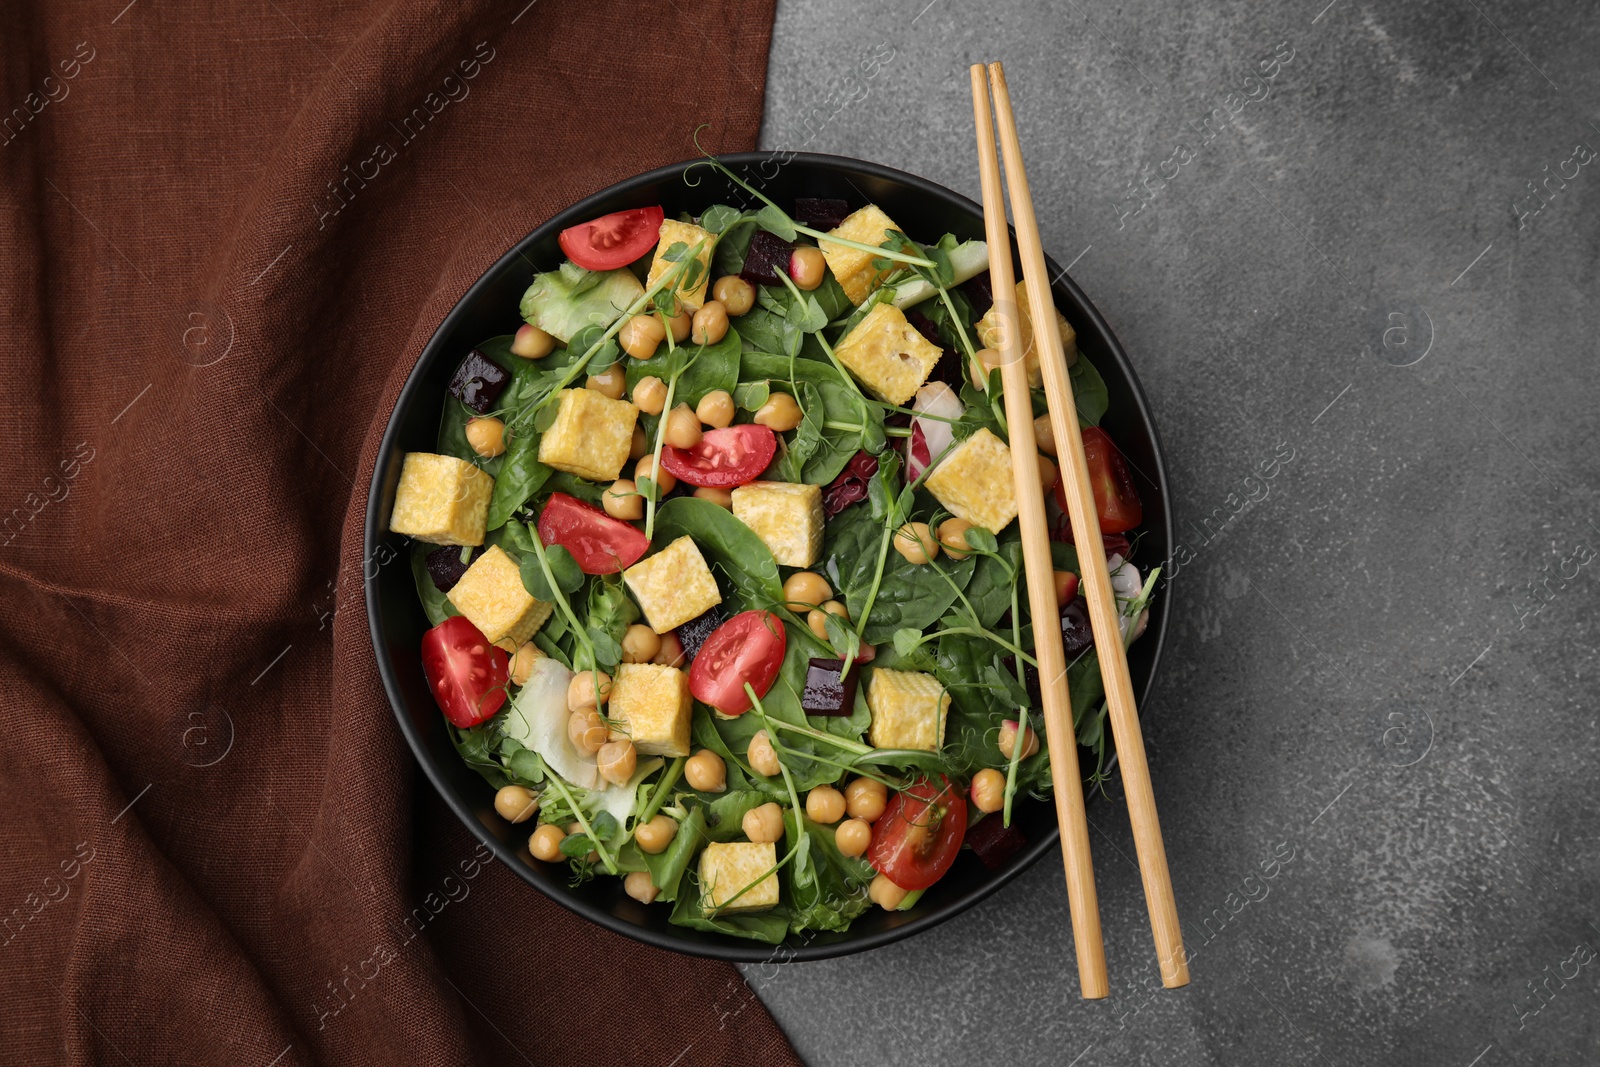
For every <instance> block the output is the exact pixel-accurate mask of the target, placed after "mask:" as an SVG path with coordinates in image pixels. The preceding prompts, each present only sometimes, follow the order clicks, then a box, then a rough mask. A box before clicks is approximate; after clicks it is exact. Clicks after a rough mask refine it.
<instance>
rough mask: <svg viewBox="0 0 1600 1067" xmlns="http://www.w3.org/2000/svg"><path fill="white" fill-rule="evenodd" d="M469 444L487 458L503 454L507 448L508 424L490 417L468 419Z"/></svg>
mask: <svg viewBox="0 0 1600 1067" xmlns="http://www.w3.org/2000/svg"><path fill="white" fill-rule="evenodd" d="M466 433H467V444H469V445H471V446H472V450H473V451H474V452H476V453H477V454H478V455H480V456H482V457H484V458H485V459H493V458H494V457H495V456H499V455H503V454H504V453H505V450H506V424H505V423H503V422H501V421H500V420H499V419H496V418H493V417H489V418H481V419H468V420H467V429H466Z"/></svg>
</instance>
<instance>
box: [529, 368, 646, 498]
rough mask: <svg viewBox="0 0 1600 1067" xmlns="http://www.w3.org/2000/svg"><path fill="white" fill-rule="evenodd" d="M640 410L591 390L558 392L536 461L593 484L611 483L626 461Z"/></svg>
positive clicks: (541, 439)
mask: <svg viewBox="0 0 1600 1067" xmlns="http://www.w3.org/2000/svg"><path fill="white" fill-rule="evenodd" d="M638 417H639V409H638V408H636V407H634V406H633V405H632V404H630V403H628V402H627V401H626V400H612V399H611V398H610V397H608V396H606V395H604V394H603V393H600V392H597V391H596V390H594V389H563V390H561V401H560V407H559V408H557V409H556V421H555V422H554V423H552V424H551V426H550V428H549V429H548V430H546V431H545V432H544V436H543V437H541V438H540V439H539V462H540V463H543V464H545V465H547V466H551V467H554V468H555V469H556V470H558V471H566V472H567V473H568V474H576V475H577V476H578V477H580V478H587V479H589V480H590V481H592V482H611V481H615V480H616V478H617V476H618V475H619V474H621V473H622V467H623V464H625V463H627V462H628V447H629V446H630V445H631V444H633V424H634V422H635V421H636V420H637V419H638Z"/></svg>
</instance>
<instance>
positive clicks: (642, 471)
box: [633, 454, 678, 500]
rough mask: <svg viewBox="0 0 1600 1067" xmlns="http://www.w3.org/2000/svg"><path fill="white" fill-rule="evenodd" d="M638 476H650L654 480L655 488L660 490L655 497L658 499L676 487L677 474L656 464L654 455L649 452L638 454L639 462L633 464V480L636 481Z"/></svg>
mask: <svg viewBox="0 0 1600 1067" xmlns="http://www.w3.org/2000/svg"><path fill="white" fill-rule="evenodd" d="M640 478H652V479H654V480H655V483H656V488H657V489H659V490H660V491H661V492H660V494H659V495H658V496H657V497H656V499H657V500H660V499H661V497H664V496H666V495H667V494H668V493H670V492H672V491H673V490H674V489H676V488H677V487H678V478H677V476H676V475H674V474H673V473H672V472H671V471H669V470H667V469H666V468H665V467H660V466H658V465H657V464H656V457H655V456H653V455H649V454H646V455H643V456H640V457H639V462H638V463H636V464H634V467H633V480H634V482H635V483H637V482H638V481H639V479H640Z"/></svg>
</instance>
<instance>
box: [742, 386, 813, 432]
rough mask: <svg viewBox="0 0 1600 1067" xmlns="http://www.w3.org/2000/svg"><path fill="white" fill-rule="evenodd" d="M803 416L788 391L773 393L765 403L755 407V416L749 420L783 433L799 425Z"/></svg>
mask: <svg viewBox="0 0 1600 1067" xmlns="http://www.w3.org/2000/svg"><path fill="white" fill-rule="evenodd" d="M804 417H805V416H804V414H803V413H802V412H801V411H800V405H799V404H797V403H795V399H794V397H792V396H790V395H789V394H788V393H773V394H772V395H771V396H769V397H768V398H767V402H766V403H765V404H762V405H761V406H760V407H759V408H757V409H756V413H755V417H754V418H753V419H752V420H751V421H752V422H756V423H759V424H760V425H762V426H770V427H772V428H773V429H774V430H776V431H777V432H779V433H783V432H785V431H786V430H792V429H794V428H795V427H796V426H799V425H800V422H801V420H802V419H803V418H804Z"/></svg>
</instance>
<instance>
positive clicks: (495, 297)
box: [365, 152, 1172, 962]
mask: <svg viewBox="0 0 1600 1067" xmlns="http://www.w3.org/2000/svg"><path fill="white" fill-rule="evenodd" d="M724 162H725V163H727V164H728V165H729V166H730V167H732V168H733V169H734V170H735V171H738V172H740V173H743V174H744V175H746V177H747V180H748V181H750V182H751V184H753V185H757V186H758V187H759V188H761V189H762V191H763V192H764V193H766V195H768V196H770V197H771V198H772V199H773V200H774V201H776V202H777V203H779V204H790V203H792V202H793V201H794V199H795V198H796V197H799V196H812V197H837V198H841V199H844V200H847V201H849V203H850V206H851V207H852V208H855V207H860V206H861V205H862V204H863V203H864V202H866V201H869V200H870V201H872V202H873V203H876V204H878V205H880V206H881V207H882V208H883V209H884V210H885V211H887V212H888V213H889V216H890V217H891V218H893V219H894V220H895V221H896V222H898V223H899V224H900V225H901V226H902V227H904V229H905V231H906V233H908V234H909V235H910V236H912V237H913V238H918V239H927V240H932V239H933V238H936V237H938V236H939V235H940V234H943V233H947V232H948V233H954V234H955V235H956V236H957V237H959V238H961V239H963V240H965V239H967V238H980V239H981V238H982V237H983V212H982V209H981V208H980V207H979V206H978V205H977V204H975V203H973V202H972V201H971V200H968V199H967V198H966V197H964V196H958V195H957V194H955V193H953V192H951V191H950V190H948V189H946V188H944V187H943V186H939V185H935V184H934V183H932V182H930V181H926V180H924V179H922V178H918V177H915V176H913V175H910V174H905V173H903V172H901V171H897V170H891V169H890V168H888V167H882V166H878V165H877V164H875V163H864V162H861V161H859V160H853V159H844V158H840V157H837V156H822V155H808V154H800V155H789V154H786V153H785V154H775V153H766V152H749V153H742V154H739V155H731V156H727V157H724ZM691 167H692V170H690V171H689V177H688V181H686V180H685V172H686V169H687V168H691ZM691 181H692V182H696V184H694V185H690V184H689V182H691ZM747 200H748V196H747V195H743V194H740V193H738V192H737V191H736V190H735V189H733V188H732V185H731V183H729V182H727V181H726V179H725V178H723V177H721V176H719V175H717V174H715V173H714V172H712V171H711V170H710V169H709V168H708V167H705V166H693V165H692V164H679V165H676V166H671V167H664V168H662V169H661V170H656V171H651V172H650V173H648V174H641V175H639V176H638V177H636V178H630V179H628V180H627V181H625V182H621V183H619V184H617V185H614V186H612V187H611V188H609V189H606V190H605V191H603V192H600V193H596V194H595V195H594V196H591V197H589V198H588V199H587V200H584V201H583V202H581V203H578V204H574V205H573V206H572V207H570V208H568V209H567V210H566V211H564V212H562V213H561V214H559V215H557V216H555V217H554V218H552V219H550V220H549V221H548V222H546V223H545V224H544V225H543V226H540V227H539V228H538V229H536V230H534V231H533V232H532V233H530V234H529V235H528V236H527V237H525V238H523V239H522V241H521V242H520V243H518V245H517V246H516V247H515V248H513V249H511V250H510V251H509V252H507V253H506V254H505V255H504V256H502V257H501V259H500V261H499V262H498V263H496V264H495V265H494V266H492V267H490V268H489V270H488V271H487V272H486V273H485V274H484V275H483V277H482V278H479V279H478V281H477V283H476V284H475V285H473V287H472V288H471V289H469V290H468V291H467V294H466V296H464V297H462V298H461V302H460V303H459V304H457V305H456V306H455V308H454V309H452V310H451V312H450V314H449V315H447V316H446V317H445V320H444V322H443V323H442V324H441V325H440V327H439V329H438V331H437V332H435V333H434V335H433V338H432V339H431V340H430V341H429V342H428V345H427V347H426V348H424V349H423V351H422V358H421V359H419V360H418V361H417V365H416V367H415V369H413V370H412V372H411V377H410V379H409V380H408V381H407V382H406V385H405V389H404V390H403V391H402V392H401V393H400V400H399V402H398V404H396V406H395V410H394V414H393V415H392V416H391V417H390V420H389V427H388V431H387V432H386V433H385V434H384V437H383V446H382V448H381V449H380V450H379V453H378V460H377V467H376V470H375V471H374V474H373V479H372V489H371V493H370V495H369V497H368V500H367V524H366V555H365V558H367V559H383V558H386V556H387V553H386V552H384V551H383V546H388V547H389V548H390V549H392V550H394V553H395V555H394V558H395V560H396V565H391V566H383V567H377V568H368V577H367V580H366V590H367V616H368V619H369V621H370V623H371V626H372V642H373V646H374V648H375V650H376V652H377V657H378V670H379V672H380V673H381V674H382V676H383V684H384V688H385V689H386V690H387V691H388V694H389V702H390V704H391V705H392V706H393V708H394V713H395V718H396V720H397V721H398V722H399V725H400V730H401V732H402V733H404V734H405V737H406V741H407V742H408V743H409V744H410V745H411V750H412V751H413V752H415V753H416V756H417V759H418V760H419V761H420V762H421V764H422V768H423V770H424V771H426V772H427V775H428V778H429V779H430V780H431V781H432V782H433V785H434V787H435V788H436V789H438V790H439V792H440V793H441V794H442V795H443V796H444V798H445V800H446V802H447V803H449V805H450V807H451V808H452V809H453V810H454V811H455V813H456V815H457V816H459V817H460V819H461V821H462V822H463V823H465V824H466V825H467V826H468V827H469V828H470V829H471V830H472V832H473V833H474V834H476V835H477V836H478V837H479V838H481V839H482V840H483V841H484V843H485V844H487V845H488V846H489V847H490V848H491V849H493V850H494V853H495V855H496V857H498V858H499V859H500V860H501V861H502V862H503V863H505V865H506V866H507V867H509V868H510V869H511V870H514V871H516V872H517V873H518V874H520V875H521V876H522V877H523V878H524V879H526V880H527V881H528V882H529V883H530V884H532V885H533V886H535V887H537V888H538V889H539V891H540V892H542V893H544V894H545V895H547V896H549V897H550V898H551V899H553V900H555V901H557V902H559V903H561V904H563V905H565V906H566V907H568V908H571V909H572V910H573V911H575V912H577V913H578V914H580V915H582V916H584V917H585V918H588V919H591V920H593V921H594V922H597V923H599V924H600V925H601V926H604V927H606V928H608V929H610V930H614V931H616V932H617V933H620V934H624V935H626V936H628V937H633V938H637V939H638V940H640V941H644V942H647V943H649V944H652V945H656V946H659V947H661V948H670V949H676V950H678V951H680V952H689V953H693V954H695V955H701V956H713V957H717V958H720V959H726V960H735V961H749V962H759V961H764V960H771V959H786V960H787V959H794V960H808V959H823V958H825V957H829V956H839V955H844V954H846V953H851V952H860V951H862V950H863V949H869V948H876V947H877V946H879V945H886V944H888V943H890V942H891V941H898V940H900V939H901V938H904V937H909V936H911V935H912V934H915V933H917V932H918V931H921V930H926V929H928V928H929V927H932V926H934V925H936V924H938V923H941V922H943V921H944V920H946V919H948V918H950V917H951V916H953V915H956V914H957V913H959V912H961V911H964V910H965V909H967V908H970V907H971V906H972V905H974V904H976V903H977V902H978V901H979V900H982V899H983V898H984V897H986V896H988V895H989V894H990V893H993V892H994V891H995V890H996V889H999V888H1000V887H1001V886H1002V885H1004V884H1005V883H1007V882H1009V881H1010V880H1011V879H1013V878H1015V877H1016V876H1017V875H1018V874H1019V873H1021V872H1022V871H1023V870H1024V869H1025V868H1027V867H1028V866H1029V865H1030V864H1032V863H1033V862H1034V861H1036V860H1037V859H1039V857H1040V856H1043V855H1044V854H1045V853H1046V852H1050V851H1052V850H1053V849H1054V847H1055V844H1056V839H1057V831H1056V821H1055V814H1054V808H1053V806H1052V805H1050V804H1048V803H1038V802H1031V801H1030V802H1025V803H1023V804H1021V805H1020V806H1019V809H1018V812H1017V814H1016V816H1015V818H1016V819H1017V823H1018V825H1019V826H1020V827H1021V829H1022V832H1023V833H1024V834H1025V835H1026V837H1027V840H1028V845H1027V847H1026V848H1025V849H1023V851H1022V852H1020V853H1019V854H1017V856H1015V857H1014V858H1013V859H1012V860H1011V862H1010V863H1009V864H1008V865H1007V866H1006V867H1005V868H1004V869H1002V870H999V871H995V872H990V871H988V870H986V869H985V868H984V867H983V865H982V864H980V863H979V862H978V860H977V859H976V857H974V856H973V855H972V853H971V852H970V851H964V852H963V853H962V855H961V857H960V858H959V859H958V860H957V861H956V864H955V866H954V868H952V869H951V871H950V873H949V874H947V875H946V876H945V877H944V879H943V880H941V881H940V882H939V884H938V885H937V886H935V887H934V888H933V889H931V890H929V892H928V894H927V896H926V897H924V898H923V899H922V901H921V902H919V903H918V904H917V905H916V906H915V907H914V908H912V909H911V910H910V911H908V912H905V913H891V912H885V911H882V910H880V909H877V908H873V909H871V910H870V911H868V912H867V913H866V914H865V915H863V916H861V917H860V918H859V919H857V920H856V921H855V923H854V924H853V925H852V926H851V927H850V929H849V931H847V932H845V933H817V934H812V935H810V936H808V937H805V938H791V943H790V944H787V945H784V946H782V947H780V948H777V949H774V948H773V947H771V946H768V945H764V944H760V943H758V942H752V941H743V940H739V939H737V938H731V937H725V936H723V935H720V934H710V933H702V932H700V931H697V930H689V929H685V928H683V927H678V926H673V925H671V924H670V923H669V922H668V921H667V916H668V913H669V911H670V909H669V908H666V907H662V906H659V905H657V906H647V905H644V904H640V903H638V902H637V901H635V900H633V899H631V898H629V897H628V896H626V895H624V893H623V891H622V880H621V879H620V878H596V879H594V880H592V881H590V882H588V883H586V884H584V885H581V886H577V887H573V886H570V885H568V884H567V881H568V871H567V868H566V867H565V865H563V866H560V867H553V866H548V865H545V864H540V863H537V862H535V861H534V860H533V858H532V857H531V856H529V855H528V851H527V838H528V834H529V832H530V828H531V827H530V826H529V825H524V826H513V825H511V824H510V823H507V822H506V821H504V820H503V819H501V818H499V817H498V816H497V815H496V814H495V812H494V806H493V800H494V790H493V789H491V788H490V787H489V786H488V785H487V784H486V783H485V782H484V781H483V779H482V778H480V777H479V776H478V775H477V773H476V772H474V771H472V770H471V769H469V768H468V767H467V766H466V764H464V763H463V762H462V761H461V759H460V758H459V757H458V756H457V755H456V752H455V749H454V748H453V747H452V746H451V744H450V739H449V737H448V736H447V735H446V732H445V723H444V719H443V717H442V716H441V715H440V714H439V709H438V707H437V705H435V703H434V701H433V697H432V696H431V695H430V693H429V692H428V687H427V684H426V682H425V681H424V679H423V675H422V666H421V661H420V658H419V654H418V649H419V644H420V642H421V640H422V635H423V633H424V632H425V631H426V630H427V629H428V621H427V618H426V617H425V616H424V614H423V611H422V606H421V604H420V603H419V602H418V599H417V593H416V589H415V587H414V585H413V583H412V576H411V569H410V567H408V566H406V565H404V560H405V559H406V558H407V551H406V546H405V544H404V542H405V540H406V539H405V538H402V537H399V536H397V535H395V534H391V533H390V532H389V530H388V519H389V512H390V510H391V508H392V507H393V504H394V492H395V485H396V483H397V482H398V480H399V477H400V465H401V460H402V458H403V457H404V455H405V453H407V452H415V451H422V452H428V451H432V450H433V448H434V444H435V435H436V433H437V430H438V426H439V414H440V410H441V404H442V403H443V400H444V396H445V387H446V385H447V384H448V382H449V380H450V376H451V373H452V372H453V371H454V370H455V367H456V365H457V364H458V363H459V362H460V361H461V357H462V356H463V355H464V354H465V353H466V352H467V351H468V350H469V349H471V348H472V347H473V346H474V345H476V344H477V343H478V342H480V341H482V340H483V339H485V338H487V337H492V336H494V335H496V334H506V333H511V332H513V331H514V330H515V329H516V328H517V326H518V325H520V322H521V320H520V318H519V317H518V313H517V306H518V301H519V300H520V299H521V297H522V293H523V290H524V289H526V288H527V286H528V283H529V281H530V279H531V277H532V275H533V273H534V270H535V268H538V269H541V270H552V269H554V268H555V267H556V266H557V265H558V264H559V263H560V262H561V260H562V255H561V252H560V249H559V247H558V246H557V243H556V235H557V234H558V233H559V232H560V231H561V230H562V229H563V228H565V227H567V226H571V225H573V224H575V223H579V222H583V221H585V220H586V219H591V218H594V217H595V216H597V215H603V214H606V213H607V212H611V211H620V210H622V209H624V208H632V207H640V206H644V205H648V204H660V205H661V206H662V207H663V208H665V209H666V213H667V216H668V217H669V218H670V217H673V216H676V215H677V214H678V213H679V212H682V211H687V212H690V213H691V214H694V215H698V214H699V213H700V211H701V210H702V209H703V208H705V207H707V206H709V205H711V204H714V203H730V204H739V203H744V202H746V201H747ZM1050 272H1051V276H1052V277H1055V278H1056V282H1055V286H1054V293H1055V300H1056V305H1057V306H1058V307H1059V308H1061V310H1062V311H1063V312H1065V313H1066V316H1067V318H1068V319H1069V320H1070V321H1071V323H1072V325H1073V327H1074V328H1075V329H1076V330H1077V332H1078V347H1079V349H1080V350H1081V351H1082V352H1083V353H1085V354H1086V355H1087V356H1088V357H1089V358H1090V359H1092V360H1093V361H1094V364H1095V366H1096V367H1097V368H1098V369H1099V371H1100V373H1101V375H1102V376H1103V377H1104V378H1105V381H1106V386H1107V387H1108V389H1109V390H1110V394H1111V409H1110V412H1109V413H1108V414H1107V415H1106V417H1105V419H1104V420H1103V425H1104V426H1105V428H1106V430H1107V431H1108V432H1109V433H1110V434H1111V436H1112V437H1113V438H1114V439H1115V440H1116V442H1117V444H1118V445H1119V446H1120V447H1121V449H1122V450H1123V451H1124V452H1125V454H1126V455H1127V457H1128V459H1129V461H1130V466H1131V467H1132V468H1133V469H1134V471H1135V478H1136V479H1138V481H1139V493H1140V496H1141V497H1142V499H1143V501H1144V518H1145V521H1144V527H1143V528H1144V531H1145V534H1144V539H1143V541H1142V542H1141V543H1140V545H1139V550H1138V555H1139V558H1140V559H1141V560H1142V561H1145V563H1146V565H1148V563H1149V562H1150V561H1153V560H1162V559H1165V558H1166V557H1167V553H1168V551H1169V548H1170V546H1171V543H1172V528H1171V521H1170V519H1169V517H1168V513H1167V500H1168V496H1167V486H1166V474H1165V471H1164V470H1163V468H1162V463H1161V448H1160V445H1159V443H1158V441H1157V438H1156V430H1155V425H1154V423H1153V422H1152V421H1151V418H1150V411H1149V407H1148V405H1147V404H1146V402H1145V398H1144V394H1143V393H1142V392H1141V391H1140V389H1139V384H1138V380H1137V379H1136V378H1135V377H1134V373H1133V367H1132V366H1131V365H1130V364H1129V362H1128V357H1127V356H1126V355H1125V354H1124V353H1123V351H1122V346H1121V345H1120V344H1118V343H1117V339H1116V337H1115V336H1113V335H1112V333H1111V328H1110V327H1109V326H1107V325H1106V322H1105V320H1104V319H1102V318H1101V317H1100V313H1099V312H1098V311H1096V310H1095V308H1094V305H1093V304H1091V303H1090V302H1089V298H1088V297H1086V296H1084V294H1083V292H1082V291H1081V290H1080V289H1079V288H1078V287H1077V286H1076V285H1074V284H1073V282H1072V280H1071V279H1070V278H1068V277H1066V275H1065V274H1062V273H1061V271H1060V268H1059V266H1058V265H1057V264H1055V263H1054V262H1051V263H1050ZM380 553H381V554H380ZM1170 589H1171V587H1170V586H1167V587H1166V588H1164V589H1163V590H1162V593H1161V595H1160V596H1158V597H1157V598H1155V601H1154V604H1153V606H1152V609H1151V620H1150V626H1149V630H1148V632H1147V633H1146V635H1145V636H1144V637H1143V638H1142V639H1141V640H1140V641H1139V642H1138V643H1137V644H1135V645H1134V646H1133V648H1132V650H1131V651H1130V653H1129V660H1130V665H1131V667H1132V670H1133V679H1134V685H1135V687H1136V690H1137V692H1138V693H1139V694H1140V696H1141V699H1142V697H1143V694H1144V693H1146V692H1148V690H1149V686H1150V681H1151V678H1152V677H1153V676H1154V673H1155V668H1156V661H1157V659H1158V658H1159V655H1160V652H1161V645H1162V641H1163V639H1164V637H1165V634H1166V623H1167V614H1168V610H1169V606H1170Z"/></svg>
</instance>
